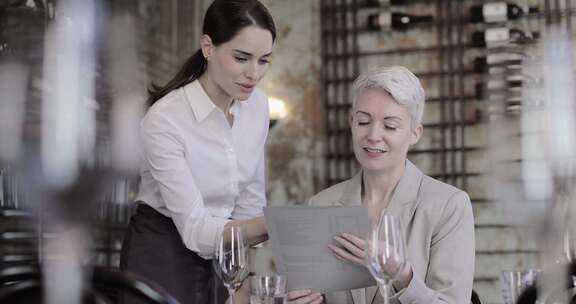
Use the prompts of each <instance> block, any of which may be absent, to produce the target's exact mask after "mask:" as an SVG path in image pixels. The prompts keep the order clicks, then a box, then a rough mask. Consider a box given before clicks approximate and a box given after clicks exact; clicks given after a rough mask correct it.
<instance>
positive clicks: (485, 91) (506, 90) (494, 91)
mask: <svg viewBox="0 0 576 304" xmlns="http://www.w3.org/2000/svg"><path fill="white" fill-rule="evenodd" d="M523 83H524V79H523V76H522V75H512V76H509V77H506V78H505V79H490V80H488V81H487V82H480V83H477V84H476V86H475V91H476V92H475V95H476V99H479V100H483V99H492V98H491V96H493V95H496V96H500V95H503V96H508V97H510V96H514V95H518V94H520V93H521V90H522V85H523Z"/></svg>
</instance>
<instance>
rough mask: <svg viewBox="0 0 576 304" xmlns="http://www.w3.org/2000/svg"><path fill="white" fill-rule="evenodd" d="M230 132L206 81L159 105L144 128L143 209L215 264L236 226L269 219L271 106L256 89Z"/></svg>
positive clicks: (236, 108) (238, 105) (238, 108)
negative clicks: (218, 242)
mask: <svg viewBox="0 0 576 304" xmlns="http://www.w3.org/2000/svg"><path fill="white" fill-rule="evenodd" d="M230 112H231V113H232V114H233V115H234V123H233V126H232V127H230V125H229V123H228V121H227V120H226V117H225V115H224V113H223V112H222V110H220V109H219V108H218V107H216V106H215V105H214V103H213V102H212V101H211V100H210V98H209V97H208V95H207V94H206V92H205V91H204V89H203V88H202V86H201V85H200V83H199V82H198V81H194V82H192V83H190V84H188V85H186V86H184V87H182V88H180V89H177V90H174V91H173V92H171V93H169V94H168V95H166V96H165V97H163V98H162V99H160V100H158V101H157V102H156V103H154V105H153V106H152V107H151V108H150V109H149V110H148V112H147V113H146V115H145V116H144V118H143V119H142V122H141V128H140V129H141V137H142V146H143V165H142V168H141V172H140V173H141V182H140V187H139V193H138V196H137V198H136V199H137V200H138V201H143V202H145V203H146V204H148V205H150V206H151V207H153V208H154V209H156V210H157V211H159V212H160V213H162V214H164V215H165V216H167V217H170V218H172V220H173V221H174V224H175V225H176V228H177V229H178V231H179V233H180V236H181V237H182V241H183V242H184V244H185V245H186V247H187V248H189V249H190V250H192V251H194V252H196V253H198V254H199V255H200V256H202V257H203V258H210V257H211V256H212V251H213V248H214V243H215V239H216V233H217V232H218V231H219V229H221V228H222V227H223V226H224V225H225V224H226V223H227V222H228V221H229V220H230V219H249V218H253V217H256V216H259V215H261V214H262V209H263V207H264V206H265V205H266V195H265V173H264V171H265V158H264V156H265V147H264V145H265V142H266V137H267V135H268V126H269V113H268V100H267V98H266V96H265V95H264V93H263V92H262V91H260V90H258V89H255V90H254V92H253V93H252V95H251V96H250V98H249V99H247V100H243V101H235V102H234V103H233V105H232V107H231V109H230Z"/></svg>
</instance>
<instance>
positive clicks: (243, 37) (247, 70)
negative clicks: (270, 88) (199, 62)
mask: <svg viewBox="0 0 576 304" xmlns="http://www.w3.org/2000/svg"><path fill="white" fill-rule="evenodd" d="M202 38H203V40H202V50H203V52H204V55H205V56H206V57H207V60H208V68H207V71H206V73H207V74H208V75H207V76H208V77H209V78H210V79H211V81H212V82H213V83H214V84H216V87H217V89H218V91H219V92H218V94H220V95H224V97H225V98H232V99H235V100H246V99H248V97H250V94H252V91H253V90H254V88H255V86H256V85H257V84H258V82H260V80H261V79H262V77H264V74H266V71H267V70H268V67H269V65H270V56H271V54H272V47H273V45H274V42H273V39H272V34H271V33H270V31H268V30H265V29H262V28H259V27H257V26H254V25H251V26H247V27H245V28H243V29H242V30H240V31H239V32H238V33H237V34H236V36H234V38H232V39H231V40H230V41H228V42H225V43H222V44H220V45H219V46H214V45H212V43H211V41H210V39H209V37H208V36H206V35H205V36H203V37H202ZM206 41H208V42H209V43H207V42H206Z"/></svg>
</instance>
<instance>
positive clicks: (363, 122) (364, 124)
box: [358, 121, 369, 126]
mask: <svg viewBox="0 0 576 304" xmlns="http://www.w3.org/2000/svg"><path fill="white" fill-rule="evenodd" d="M368 124H369V122H366V121H359V122H358V125H359V126H366V125H368Z"/></svg>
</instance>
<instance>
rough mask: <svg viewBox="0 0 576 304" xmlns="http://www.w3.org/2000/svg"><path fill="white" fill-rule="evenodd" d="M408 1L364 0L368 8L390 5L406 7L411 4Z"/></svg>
mask: <svg viewBox="0 0 576 304" xmlns="http://www.w3.org/2000/svg"><path fill="white" fill-rule="evenodd" d="M412 2H413V0H412V1H410V0H366V3H367V4H368V6H371V7H372V6H382V7H387V6H390V5H406V4H410V3H412Z"/></svg>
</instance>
